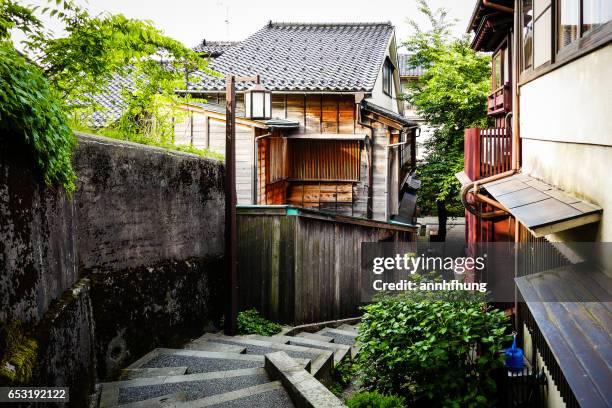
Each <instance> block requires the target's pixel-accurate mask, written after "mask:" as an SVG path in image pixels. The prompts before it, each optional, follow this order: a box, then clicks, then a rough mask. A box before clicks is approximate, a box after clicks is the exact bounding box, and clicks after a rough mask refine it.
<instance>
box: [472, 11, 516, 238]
mask: <svg viewBox="0 0 612 408" xmlns="http://www.w3.org/2000/svg"><path fill="white" fill-rule="evenodd" d="M483 5H485V6H487V7H491V8H496V7H495V6H499V7H502V8H504V9H507V10H502V9H500V8H497V9H498V10H501V11H505V12H513V13H514V29H513V33H512V43H511V44H512V49H511V53H512V113H511V114H508V115H506V120H507V119H508V116H509V115H511V116H512V126H511V127H510V130H511V132H512V169H511V170H509V171H506V172H503V173H500V174H496V175H494V176H491V177H486V178H484V179H481V180H477V181H474V182H471V183H468V184H466V185H465V186H463V187H462V188H461V203H462V204H463V206H464V207H465V209H466V210H468V212H470V213H471V214H474V215H475V216H477V217H480V218H482V219H484V220H488V221H496V220H498V219H503V218H505V217H507V216H509V215H510V214H509V212H508V211H507V209H506V208H504V207H503V206H502V205H501V204H499V203H498V202H496V201H494V200H491V199H490V198H489V197H486V196H484V195H482V194H479V193H478V190H479V186H480V185H482V184H485V183H490V182H492V181H496V180H499V179H502V178H505V177H510V176H512V175H514V174H516V173H518V172H519V170H520V169H521V162H520V152H521V149H520V142H521V139H520V130H521V129H520V125H519V114H520V93H519V87H518V75H519V72H520V68H519V58H518V46H519V40H518V34H517V33H519V32H520V26H519V19H518V13H517V12H515V10H518V8H517V5H518V0H515V8H514V9H512V8H510V7H504V6H500V5H499V4H494V3H491V2H489V1H488V0H483ZM470 192H471V193H472V194H473V196H474V198H475V200H477V201H478V200H479V201H481V202H485V203H487V204H489V205H491V206H493V207H495V208H496V209H497V210H495V211H489V212H484V213H483V212H482V211H479V209H478V207H477V206H476V205H475V204H472V203H470V202H469V201H468V199H467V195H468V193H470ZM493 203H495V204H493ZM516 228H517V229H518V223H516ZM515 235H518V234H516V231H515Z"/></svg>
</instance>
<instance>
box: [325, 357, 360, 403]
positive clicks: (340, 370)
mask: <svg viewBox="0 0 612 408" xmlns="http://www.w3.org/2000/svg"><path fill="white" fill-rule="evenodd" d="M358 370H359V366H358V365H357V364H355V363H354V362H353V361H350V360H349V359H343V360H342V362H341V363H340V364H337V365H336V366H335V367H334V369H333V371H332V375H331V384H330V385H329V387H328V388H329V390H330V391H331V392H333V393H334V394H335V395H336V396H340V395H341V394H342V392H343V391H344V389H345V388H346V387H348V385H349V384H350V383H351V381H353V379H354V378H355V377H356V375H357V372H358Z"/></svg>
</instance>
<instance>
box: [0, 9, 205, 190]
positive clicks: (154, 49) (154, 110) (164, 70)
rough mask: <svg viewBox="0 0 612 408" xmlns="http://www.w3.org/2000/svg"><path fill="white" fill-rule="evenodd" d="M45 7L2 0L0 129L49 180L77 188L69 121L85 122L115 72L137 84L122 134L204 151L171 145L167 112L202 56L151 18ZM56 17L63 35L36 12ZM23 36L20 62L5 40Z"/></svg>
mask: <svg viewBox="0 0 612 408" xmlns="http://www.w3.org/2000/svg"><path fill="white" fill-rule="evenodd" d="M47 4H48V5H47V6H46V7H38V6H37V7H25V6H21V5H19V4H17V2H15V1H13V0H2V1H1V2H0V41H2V43H1V46H2V49H1V51H0V52H1V54H0V57H1V61H0V74H1V75H2V79H3V81H2V82H1V83H0V90H1V91H2V95H0V101H2V106H0V129H2V130H3V131H6V133H8V134H10V135H15V136H17V137H21V138H22V139H23V140H25V142H26V143H27V145H28V146H29V147H31V149H32V152H33V155H34V156H35V159H36V162H37V163H38V165H39V167H40V168H41V170H42V173H43V175H44V178H45V180H46V181H47V183H54V182H59V183H60V184H61V185H62V186H63V187H64V188H65V189H66V190H68V191H72V190H73V189H74V180H75V175H74V172H73V169H72V167H71V155H72V149H73V148H74V146H75V139H74V137H73V136H72V134H71V132H70V129H69V127H68V123H69V122H68V121H67V118H66V116H68V118H69V120H70V122H71V123H73V124H76V127H78V128H84V127H86V125H87V123H88V120H87V118H86V115H87V114H89V115H91V113H93V112H94V111H96V110H100V108H101V107H100V106H98V105H96V103H95V96H96V95H97V94H99V93H100V92H102V91H103V90H104V89H105V87H106V86H107V85H108V83H109V81H110V80H111V79H112V78H114V77H115V76H116V75H123V76H126V75H130V77H131V78H133V79H134V86H135V89H130V90H126V91H125V92H124V95H123V96H124V101H125V104H126V109H125V113H124V114H123V116H122V117H121V118H119V120H118V121H117V122H116V123H113V124H112V130H111V131H112V132H115V131H116V132H121V133H123V135H124V136H123V137H121V138H122V139H127V140H131V141H135V142H138V143H146V144H154V145H160V146H163V147H167V148H174V149H176V150H188V151H191V152H194V153H204V154H205V155H208V156H210V154H208V153H207V152H201V151H199V150H198V149H195V148H193V147H174V146H173V126H172V118H173V115H174V114H175V113H176V111H175V110H174V107H175V106H176V104H177V103H178V99H177V97H176V96H175V94H174V91H175V90H176V89H177V88H180V87H182V86H184V85H185V81H186V80H188V79H189V74H190V73H191V72H192V71H194V70H204V71H207V68H206V62H205V60H203V59H202V58H200V57H199V56H198V55H197V54H196V53H195V52H193V51H192V50H191V49H189V48H187V47H185V46H184V45H182V44H181V43H180V42H178V41H176V40H173V39H171V38H169V37H167V36H165V35H164V34H163V33H162V32H161V31H160V30H158V29H157V28H155V27H154V26H153V24H152V23H151V22H148V21H140V20H134V19H129V18H127V17H125V16H123V15H120V14H118V15H113V14H109V13H102V14H99V15H95V16H92V15H90V14H89V12H88V11H87V10H86V9H85V8H83V7H81V6H78V5H77V4H76V3H75V2H74V1H73V0H47ZM36 12H38V13H41V14H43V15H45V14H46V15H48V16H49V17H51V18H53V19H56V20H57V21H58V22H59V25H60V26H61V27H62V29H63V31H65V32H66V35H65V36H62V37H55V36H54V35H53V34H52V33H50V32H47V31H45V29H44V27H43V25H42V23H41V22H40V20H39V19H38V18H37V17H36V15H35V13H36ZM12 29H16V30H20V31H22V32H24V33H25V34H26V37H27V38H26V40H25V41H23V44H24V46H25V50H26V51H28V54H29V55H30V57H31V58H32V59H33V60H34V61H33V63H27V62H25V60H24V58H22V57H20V56H19V55H18V54H17V53H16V52H15V50H14V48H13V46H12V44H11V42H10V30H12Z"/></svg>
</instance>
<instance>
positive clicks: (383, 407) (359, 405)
mask: <svg viewBox="0 0 612 408" xmlns="http://www.w3.org/2000/svg"><path fill="white" fill-rule="evenodd" d="M346 405H347V406H348V407H349V408H402V407H405V406H406V401H405V399H404V398H402V397H398V396H395V395H382V394H379V393H378V392H376V391H374V392H360V393H357V394H355V395H353V397H352V398H351V399H350V400H348V401H346Z"/></svg>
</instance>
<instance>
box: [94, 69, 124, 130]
mask: <svg viewBox="0 0 612 408" xmlns="http://www.w3.org/2000/svg"><path fill="white" fill-rule="evenodd" d="M134 90H135V83H134V78H133V76H132V75H130V74H127V75H121V74H115V75H113V77H112V79H111V80H110V82H109V83H108V85H106V86H105V87H104V91H102V92H100V93H99V94H96V95H95V96H94V97H93V100H94V101H95V103H97V104H98V105H99V107H100V109H98V110H96V111H95V112H94V113H93V114H92V115H91V117H90V119H89V122H90V123H89V124H88V125H89V126H91V127H93V128H101V127H105V126H108V125H109V124H110V123H112V122H114V121H116V120H117V119H119V118H120V117H121V115H122V114H123V111H124V109H125V108H126V103H125V101H124V100H123V93H124V92H133V91H134Z"/></svg>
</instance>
